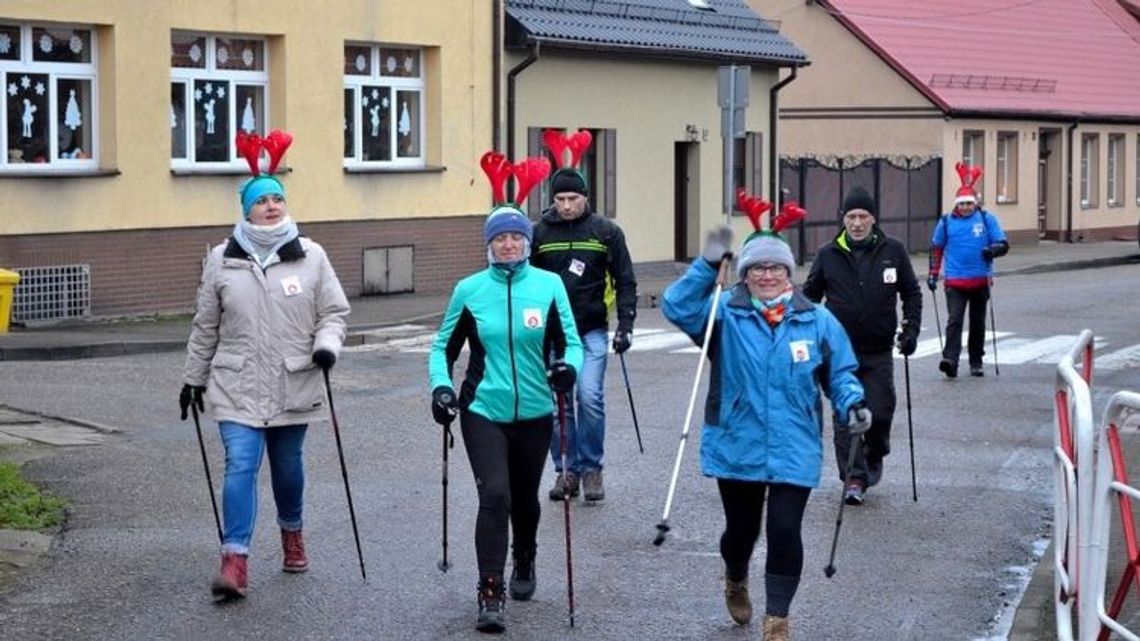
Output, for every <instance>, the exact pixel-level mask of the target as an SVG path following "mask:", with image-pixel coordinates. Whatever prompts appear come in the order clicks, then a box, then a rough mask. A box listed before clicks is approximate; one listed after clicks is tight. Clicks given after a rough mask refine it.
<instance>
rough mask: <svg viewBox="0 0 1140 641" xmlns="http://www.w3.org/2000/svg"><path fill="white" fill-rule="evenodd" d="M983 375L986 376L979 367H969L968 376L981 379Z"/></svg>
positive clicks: (983, 370)
mask: <svg viewBox="0 0 1140 641" xmlns="http://www.w3.org/2000/svg"><path fill="white" fill-rule="evenodd" d="M985 375H986V370H985V369H983V368H982V366H981V365H971V366H970V376H978V377H982V376H985Z"/></svg>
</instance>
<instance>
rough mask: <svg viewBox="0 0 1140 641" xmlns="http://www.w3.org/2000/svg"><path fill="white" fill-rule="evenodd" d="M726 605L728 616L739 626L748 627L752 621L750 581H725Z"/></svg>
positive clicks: (726, 579)
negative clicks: (749, 593)
mask: <svg viewBox="0 0 1140 641" xmlns="http://www.w3.org/2000/svg"><path fill="white" fill-rule="evenodd" d="M724 604H725V605H726V606H728V615H729V616H731V617H732V620H733V621H735V622H736V623H737V625H748V622H749V621H751V620H752V601H751V600H749V599H748V579H744V580H743V581H733V580H732V579H729V578H728V577H725V579H724Z"/></svg>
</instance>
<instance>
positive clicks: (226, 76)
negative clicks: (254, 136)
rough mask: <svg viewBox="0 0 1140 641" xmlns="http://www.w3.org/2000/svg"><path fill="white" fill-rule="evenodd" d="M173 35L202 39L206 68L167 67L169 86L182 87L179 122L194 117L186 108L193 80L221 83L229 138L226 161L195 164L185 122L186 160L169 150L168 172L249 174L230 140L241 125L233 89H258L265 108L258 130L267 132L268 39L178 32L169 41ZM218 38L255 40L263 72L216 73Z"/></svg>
mask: <svg viewBox="0 0 1140 641" xmlns="http://www.w3.org/2000/svg"><path fill="white" fill-rule="evenodd" d="M175 35H183V36H201V37H204V38H205V39H206V52H205V55H206V66H205V67H202V68H200V69H195V68H187V67H175V66H171V67H170V84H171V85H174V84H176V83H182V86H183V88H184V90H185V92H186V93H185V95H184V96H183V102H182V104H184V105H187V110H186V112H185V113H183V118H185V117H186V115H187V114H190V116H191V117H196V116H195V115H194V110H193V109H192V108H191V107H190V105H192V104H193V100H192V93H193V91H194V82H195V81H196V80H206V81H213V82H219V81H220V82H225V83H226V84H227V86H228V88H227V90H226V91H227V92H228V95H229V96H230V98H231V99H230V100H228V101H227V102H228V104H229V109H228V110H227V113H226V117H227V118H228V119H229V129H228V131H229V132H230V135H229V140H227V141H226V144H227V145H228V147H229V150H230V153H229V156H230V159H229V160H227V161H199V160H196V159H195V158H194V154H195V152H196V150H195V148H194V127H193V126H191V125H190V123H189V122H188V123H187V124H186V127H185V129H186V140H185V143H184V144H185V145H186V157H185V158H175V157H174V150H173V149H171V150H170V155H171V157H170V167H171V169H175V170H179V169H181V170H206V171H210V170H218V169H222V170H228V169H231V168H232V169H237V170H244V171H249V165H248V164H247V163H246V161H245V159H243V158H241V157H240V156H239V155H238V152H237V148H236V147H235V146H234V137H235V136H236V135H237V131H238V128H239V125H240V124H241V123H240V122H239V120H240V116H239V115H238V112H239V110H240V107H239V106H238V104H237V98H236V97H235V93H234V85H235V84H237V85H246V86H257V87H261V90H262V93H263V95H264V96H265V105H264V112H265V116H264V119H263V120H264V122H263V123H262V124H261V130H262V131H263V132H268V131H270V126H269V124H270V120H269V114H270V112H271V110H270V96H269V69H270V61H269V39H268V38H266V37H265V36H259V35H250V34H237V33H215V32H204V31H192V30H181V29H177V30H174V31H172V32H171V33H170V36H171V38H173V37H174V36H175ZM218 38H222V39H233V38H240V39H242V40H256V41H259V42H261V46H262V55H263V64H262V67H263V69H262V70H261V71H241V70H238V69H218V68H217V40H218Z"/></svg>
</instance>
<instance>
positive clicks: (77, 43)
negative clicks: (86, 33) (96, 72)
mask: <svg viewBox="0 0 1140 641" xmlns="http://www.w3.org/2000/svg"><path fill="white" fill-rule="evenodd" d="M67 46H68V48H69V49H71V53H74V54H75V55H79V52H81V51H83V38H80V37H79V36H77V35H75V36H71V40H68V41H67Z"/></svg>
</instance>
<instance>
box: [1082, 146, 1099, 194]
mask: <svg viewBox="0 0 1140 641" xmlns="http://www.w3.org/2000/svg"><path fill="white" fill-rule="evenodd" d="M1099 179H1100V134H1081V207H1082V208H1083V209H1091V208H1095V207H1096V206H1097V194H1098V192H1099V190H1098V189H1097V187H1098V186H1099V185H1098V184H1097V181H1098V180H1099Z"/></svg>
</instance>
